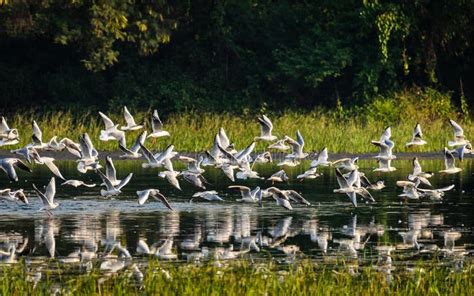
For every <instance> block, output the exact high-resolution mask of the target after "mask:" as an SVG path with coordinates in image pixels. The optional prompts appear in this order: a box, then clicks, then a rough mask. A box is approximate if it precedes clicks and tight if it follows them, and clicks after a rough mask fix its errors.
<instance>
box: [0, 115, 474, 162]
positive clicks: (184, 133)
mask: <svg viewBox="0 0 474 296" xmlns="http://www.w3.org/2000/svg"><path fill="white" fill-rule="evenodd" d="M135 116H136V119H137V120H139V121H145V122H146V128H147V129H148V130H150V127H149V117H150V113H148V112H140V113H136V114H135ZM268 116H269V117H270V118H271V120H272V121H273V125H274V134H275V135H277V136H278V137H280V138H281V137H283V136H284V135H288V136H291V137H293V138H295V137H296V135H295V133H296V131H297V130H300V131H301V133H302V135H303V137H304V138H305V150H306V151H319V150H321V148H322V147H324V146H326V147H328V149H329V152H330V153H336V152H347V153H364V152H376V151H377V149H376V147H374V146H373V145H371V144H370V141H371V140H377V139H378V138H379V137H380V134H381V133H382V131H383V130H384V128H385V127H386V126H387V125H388V124H389V123H387V122H383V121H377V120H370V121H369V120H367V119H365V118H361V117H360V116H354V117H353V118H350V117H346V118H343V119H338V118H335V115H334V114H332V113H331V112H329V111H322V110H319V111H318V110H314V111H312V112H307V113H297V112H292V111H288V112H285V113H283V114H268ZM346 116H350V115H346ZM110 117H112V118H113V120H114V121H115V122H117V123H121V124H122V123H123V119H122V118H121V117H120V116H110ZM33 119H36V121H37V122H38V124H39V126H40V127H41V129H42V130H43V139H44V141H47V140H49V139H50V138H51V137H52V136H53V135H58V136H59V137H60V138H62V137H69V138H71V139H73V140H75V141H77V139H78V137H79V135H81V134H82V133H84V132H88V133H89V135H90V136H91V138H92V140H93V142H94V143H95V145H96V148H97V149H99V150H117V149H118V147H117V145H118V144H117V142H116V141H109V142H102V141H99V132H100V130H101V129H102V128H103V124H102V122H101V120H100V119H99V115H98V114H96V113H88V114H83V115H76V114H74V113H72V112H52V113H46V114H42V115H39V116H34V115H33V114H32V113H29V114H28V113H27V114H24V113H23V114H22V115H21V116H20V115H19V114H18V115H15V116H13V117H9V118H7V120H8V123H9V125H10V127H15V128H18V129H19V132H20V143H19V144H18V145H15V146H5V147H2V148H3V149H13V148H16V147H20V146H21V147H22V146H24V145H26V144H27V143H29V142H30V141H31V134H32V130H31V122H32V121H33ZM162 119H163V121H164V125H165V129H166V130H168V131H169V132H170V134H171V137H169V138H168V137H167V138H160V139H158V140H157V141H156V143H152V140H148V141H147V146H150V147H152V148H153V149H158V148H163V147H165V146H166V145H168V144H174V145H175V147H176V149H177V150H178V151H187V152H194V151H196V152H199V151H204V150H205V149H209V148H210V147H211V145H212V142H213V139H214V135H215V134H216V133H217V131H218V130H219V128H220V127H224V128H225V130H226V132H227V134H228V136H229V138H230V139H231V141H232V142H234V143H235V144H236V145H237V147H238V148H243V147H245V146H246V145H248V144H249V143H250V142H251V141H252V140H253V138H254V137H255V136H257V135H259V132H260V131H259V125H258V122H257V120H256V119H255V116H245V115H242V116H234V115H231V114H210V113H202V114H195V113H191V112H188V113H184V114H175V115H170V116H169V117H163V118H162ZM418 121H420V122H421V124H422V130H423V133H424V137H425V139H426V141H428V144H427V145H425V146H422V147H415V148H411V149H409V148H406V147H405V143H406V142H408V141H409V140H410V138H411V134H412V130H413V127H414V125H415V123H416V122H418ZM459 123H460V124H462V125H463V127H464V132H465V135H466V137H467V138H469V137H470V136H471V135H474V126H472V125H471V124H468V123H467V122H464V121H463V120H459ZM391 126H392V134H393V137H392V139H393V140H394V141H395V143H396V146H395V149H394V151H395V152H407V151H417V152H433V151H442V149H443V147H444V146H446V145H447V141H448V140H449V139H451V138H452V128H451V126H450V125H449V123H448V117H445V118H436V119H433V120H429V121H422V120H417V118H408V119H406V120H404V121H401V122H399V123H395V124H392V125H391ZM139 133H140V131H135V132H128V133H127V142H128V143H129V145H130V144H131V143H133V142H134V141H135V138H136V136H137V135H138V134H139ZM266 145H267V143H258V144H257V150H259V151H261V150H263V149H264V148H265V147H266Z"/></svg>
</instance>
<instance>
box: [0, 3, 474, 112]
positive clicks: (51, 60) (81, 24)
mask: <svg viewBox="0 0 474 296" xmlns="http://www.w3.org/2000/svg"><path fill="white" fill-rule="evenodd" d="M0 4H1V5H0V28H1V29H0V38H1V42H0V91H1V94H2V95H1V96H0V107H2V108H3V109H4V110H5V109H6V110H16V109H18V108H19V106H27V107H33V108H44V107H45V106H46V104H47V105H48V106H50V107H54V108H69V109H70V108H71V107H75V106H84V105H86V106H91V107H92V108H93V109H95V108H100V109H105V108H108V107H109V108H112V109H113V108H114V106H117V105H122V104H127V105H132V106H134V107H137V108H140V109H143V110H146V109H148V108H150V107H156V108H160V109H161V110H162V111H161V112H163V113H169V112H179V111H183V110H204V111H222V110H225V111H233V112H246V110H259V109H260V108H261V107H262V106H265V108H268V109H273V110H279V109H282V108H294V109H302V108H307V109H311V108H313V107H314V106H318V105H325V106H329V107H334V106H336V102H337V100H340V101H341V102H342V104H343V105H360V104H363V103H368V102H370V101H372V100H373V98H375V97H376V96H377V95H380V94H386V93H389V92H392V91H400V90H402V89H404V88H406V87H407V86H409V87H411V86H412V85H418V86H428V87H432V88H437V89H438V90H442V91H446V90H451V91H453V94H454V98H459V102H458V105H459V106H461V105H462V108H464V109H465V108H466V106H468V105H472V104H471V101H470V100H472V98H473V97H474V96H473V94H472V91H473V88H472V85H474V84H473V79H474V78H473V77H474V75H472V74H473V73H472V69H474V67H473V66H474V60H473V46H472V42H473V41H474V26H473V20H474V2H472V1H458V0H448V1H421V0H415V1H408V0H406V1H377V0H364V1H355V0H343V1H328V0H318V1H268V0H263V1H256V0H253V1H237V0H228V1H205V0H199V1H166V0H161V1H99V2H93V1H86V0H79V1H77V0H76V1H57V0H48V1H41V2H38V1H28V0H24V1H0ZM461 85H463V87H461ZM461 98H462V100H461ZM461 102H462V104H461ZM465 113H466V112H465Z"/></svg>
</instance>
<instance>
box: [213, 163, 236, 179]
mask: <svg viewBox="0 0 474 296" xmlns="http://www.w3.org/2000/svg"><path fill="white" fill-rule="evenodd" d="M216 168H219V169H221V170H222V172H223V173H224V175H225V176H226V177H227V178H229V180H231V181H232V182H235V177H234V168H235V166H233V165H230V164H228V163H223V164H219V165H216Z"/></svg>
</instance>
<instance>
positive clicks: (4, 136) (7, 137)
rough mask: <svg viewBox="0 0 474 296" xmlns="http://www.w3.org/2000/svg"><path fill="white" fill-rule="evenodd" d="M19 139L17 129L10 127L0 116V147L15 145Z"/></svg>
mask: <svg viewBox="0 0 474 296" xmlns="http://www.w3.org/2000/svg"><path fill="white" fill-rule="evenodd" d="M19 139H20V137H19V135H18V130H17V129H16V128H10V127H9V126H8V124H7V121H6V119H5V117H3V116H2V122H1V123H0V147H1V146H6V145H16V144H18V140H19Z"/></svg>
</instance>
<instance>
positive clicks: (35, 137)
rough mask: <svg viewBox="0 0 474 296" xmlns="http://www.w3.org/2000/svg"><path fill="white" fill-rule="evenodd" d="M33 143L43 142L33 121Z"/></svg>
mask: <svg viewBox="0 0 474 296" xmlns="http://www.w3.org/2000/svg"><path fill="white" fill-rule="evenodd" d="M32 138H33V142H35V143H37V142H38V144H41V143H42V142H43V133H42V132H41V129H40V128H39V126H38V124H37V123H36V121H35V120H33V137H32Z"/></svg>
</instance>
